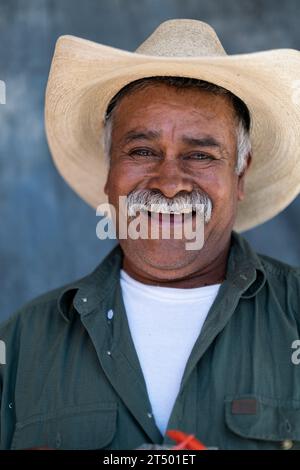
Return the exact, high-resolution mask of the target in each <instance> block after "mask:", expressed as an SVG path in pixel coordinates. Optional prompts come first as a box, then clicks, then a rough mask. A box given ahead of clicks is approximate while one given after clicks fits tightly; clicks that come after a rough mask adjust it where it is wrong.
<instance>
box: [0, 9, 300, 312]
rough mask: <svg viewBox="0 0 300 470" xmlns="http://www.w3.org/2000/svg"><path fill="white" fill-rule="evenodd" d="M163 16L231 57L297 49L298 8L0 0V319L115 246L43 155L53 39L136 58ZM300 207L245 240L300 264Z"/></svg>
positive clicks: (87, 267) (46, 154) (80, 272)
mask: <svg viewBox="0 0 300 470" xmlns="http://www.w3.org/2000/svg"><path fill="white" fill-rule="evenodd" d="M169 18H194V19H201V20H204V21H207V22H209V23H211V24H212V26H213V27H214V28H215V29H216V30H217V32H218V34H219V36H220V38H221V40H222V42H223V44H224V46H225V49H226V50H227V52H229V53H238V52H252V51H255V50H264V49H270V48H283V47H292V48H296V49H300V28H299V18H300V2H299V1H297V0H287V1H285V2H284V6H283V4H282V2H281V1H280V0H253V1H247V0H240V1H235V0H229V1H226V0H225V1H224V0H220V1H217V0H210V1H207V0H184V1H183V0H182V1H181V0H97V1H96V0H85V1H82V0H81V1H80V0H19V1H17V0H0V80H4V81H5V82H6V87H7V90H6V99H7V103H6V104H5V105H4V104H3V105H2V104H0V136H1V137H0V224H1V225H0V287H1V295H0V319H4V318H5V317H7V316H8V315H9V314H11V313H12V312H13V311H14V310H15V309H16V308H18V307H19V306H21V305H22V304H23V303H24V302H25V301H27V300H28V299H31V298H32V297H34V296H36V295H38V294H40V293H42V292H45V291H47V290H49V289H52V288H54V287H57V286H59V285H61V284H64V283H67V282H69V281H72V280H74V279H76V278H78V277H80V276H82V275H84V274H86V273H88V272H89V271H90V270H91V269H93V268H94V267H95V266H96V265H97V263H98V262H99V261H100V260H101V259H102V258H103V256H104V255H105V254H106V253H107V252H108V251H109V250H110V248H111V246H112V243H107V242H100V241H99V240H98V239H97V238H96V235H95V227H96V223H97V218H96V216H95V213H94V211H93V210H92V209H90V208H89V207H87V206H86V205H85V204H84V203H83V202H82V201H81V200H80V199H79V198H78V197H77V196H76V195H75V194H73V192H72V191H71V190H70V189H69V188H68V186H67V185H66V184H65V183H64V182H63V180H62V179H61V177H60V176H59V175H58V174H57V172H56V170H55V168H54V166H53V164H52V161H51V158H50V155H49V151H48V148H47V144H46V140H45V134H44V127H43V126H44V124H43V105H44V91H45V86H46V81H47V74H48V71H49V66H50V61H51V57H52V52H53V48H54V44H55V41H56V39H57V37H58V36H59V35H61V34H74V35H77V36H81V37H84V38H87V39H91V40H94V41H98V42H102V43H105V44H108V45H111V46H115V47H120V48H124V49H128V50H134V49H135V48H136V47H137V46H138V44H139V43H140V42H141V41H142V40H143V39H145V37H146V36H147V35H148V34H149V33H151V31H152V30H153V29H154V28H155V27H156V26H157V25H158V24H159V23H160V22H161V21H163V20H166V19H169ZM299 78H300V77H299ZM283 158H284V155H283ZM299 209H300V199H299V197H298V198H297V199H296V200H295V201H294V202H293V203H292V204H291V205H290V206H289V208H287V209H286V210H285V211H284V212H283V213H282V214H280V215H279V216H278V217H276V218H275V219H273V220H272V221H270V222H268V223H266V224H264V225H262V226H260V227H258V228H256V229H254V230H252V231H250V232H248V233H247V234H246V236H247V238H248V239H249V240H250V241H251V242H252V244H253V245H254V246H255V247H256V249H257V250H258V251H260V252H264V253H266V254H269V255H270V256H275V257H277V258H280V259H282V260H284V261H286V262H288V263H290V264H293V265H299V264H300V244H299V235H300V219H299Z"/></svg>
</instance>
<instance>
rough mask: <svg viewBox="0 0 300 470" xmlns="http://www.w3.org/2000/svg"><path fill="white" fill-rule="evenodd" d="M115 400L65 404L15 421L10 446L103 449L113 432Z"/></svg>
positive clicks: (15, 447) (20, 447) (115, 411)
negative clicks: (49, 411) (110, 401)
mask: <svg viewBox="0 0 300 470" xmlns="http://www.w3.org/2000/svg"><path fill="white" fill-rule="evenodd" d="M116 420H117V403H97V404H92V405H91V404H89V405H78V406H66V407H64V408H63V409H59V410H57V411H55V412H54V413H49V414H37V415H34V416H31V417H29V418H27V419H26V420H24V421H19V422H17V423H16V427H15V432H14V435H13V439H12V444H11V449H28V448H33V447H49V448H50V449H103V448H105V447H106V446H108V445H109V444H110V443H111V441H112V440H113V438H114V435H115V432H116Z"/></svg>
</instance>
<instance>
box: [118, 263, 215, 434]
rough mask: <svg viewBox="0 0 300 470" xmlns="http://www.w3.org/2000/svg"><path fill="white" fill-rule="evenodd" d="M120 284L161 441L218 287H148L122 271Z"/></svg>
mask: <svg viewBox="0 0 300 470" xmlns="http://www.w3.org/2000/svg"><path fill="white" fill-rule="evenodd" d="M120 282H121V288H122V294H123V299H124V305H125V309H126V314H127V318H128V323H129V328H130V332H131V336H132V339H133V342H134V346H135V349H136V352H137V355H138V358H139V362H140V365H141V368H142V371H143V375H144V378H145V382H146V386H147V391H148V395H149V399H150V403H151V405H152V413H153V415H154V418H155V422H156V424H157V426H158V428H159V429H160V431H161V433H162V435H164V434H165V431H166V429H167V425H168V421H169V418H170V415H171V411H172V408H173V406H174V403H175V400H176V397H177V395H178V392H179V388H180V383H181V379H182V376H183V373H184V369H185V366H186V363H187V360H188V358H189V356H190V354H191V351H192V349H193V346H194V344H195V342H196V339H197V338H198V336H199V333H200V331H201V328H202V326H203V323H204V321H205V319H206V316H207V314H208V311H209V309H210V307H211V305H212V303H213V301H214V299H215V297H216V296H217V293H218V290H219V287H220V285H221V284H214V285H210V286H205V287H197V288H193V289H178V288H173V287H158V286H150V285H147V284H143V283H141V282H138V281H136V280H135V279H133V278H132V277H131V276H129V275H128V274H127V273H126V272H125V271H124V270H123V269H122V270H121V275H120Z"/></svg>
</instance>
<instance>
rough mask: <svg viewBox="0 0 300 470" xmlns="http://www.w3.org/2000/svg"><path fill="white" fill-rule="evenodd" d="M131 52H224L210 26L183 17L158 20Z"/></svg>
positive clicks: (198, 54) (177, 54)
mask: <svg viewBox="0 0 300 470" xmlns="http://www.w3.org/2000/svg"><path fill="white" fill-rule="evenodd" d="M135 52H137V53H139V54H146V55H154V56H167V57H168V56H169V57H186V56H189V57H203V56H204V57H205V56H210V57H211V56H224V55H226V52H225V50H224V48H223V46H222V44H221V42H220V40H219V38H218V36H217V34H216V32H215V30H214V29H213V28H212V27H211V26H209V25H208V24H207V23H204V22H203V21H198V20H184V19H179V20H178V19H177V20H168V21H164V22H163V23H161V24H160V25H159V26H158V27H157V28H156V29H155V30H154V32H153V33H152V34H151V35H150V36H149V37H148V38H147V39H146V40H145V41H144V42H143V43H142V44H141V45H140V46H139V47H138V48H137V49H136V51H135Z"/></svg>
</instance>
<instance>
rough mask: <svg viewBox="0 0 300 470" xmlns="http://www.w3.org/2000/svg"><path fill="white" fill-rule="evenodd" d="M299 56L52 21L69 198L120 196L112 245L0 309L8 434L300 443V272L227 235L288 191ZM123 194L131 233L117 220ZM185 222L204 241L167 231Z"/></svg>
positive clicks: (60, 146) (53, 129)
mask: <svg viewBox="0 0 300 470" xmlns="http://www.w3.org/2000/svg"><path fill="white" fill-rule="evenodd" d="M299 72H300V57H299V53H298V52H297V51H269V52H264V53H256V54H245V55H240V56H227V55H226V54H225V52H224V50H223V48H222V46H221V44H220V42H219V40H218V39H217V37H216V35H215V33H214V31H213V30H212V29H211V28H210V27H209V26H208V25H205V24H204V23H201V22H198V21H192V20H173V21H168V22H166V23H163V24H162V25H160V27H159V28H158V29H157V30H156V31H155V32H154V33H153V34H152V36H150V38H148V39H147V40H146V41H145V43H143V44H142V46H140V48H139V49H138V50H137V51H136V52H135V53H129V52H126V51H120V50H117V49H113V48H109V47H107V46H101V45H98V44H94V43H92V42H90V41H86V40H83V39H79V38H73V37H70V36H65V37H62V38H60V40H59V41H58V44H57V47H56V51H55V55H54V59H53V63H52V67H51V72H50V78H49V83H48V88H47V96H46V129H47V137H48V141H49V145H50V149H51V152H52V155H53V158H54V160H55V162H56V164H57V166H58V168H59V170H60V171H61V173H62V174H63V176H64V177H65V179H66V180H67V181H68V182H69V183H70V184H71V186H72V187H73V188H74V189H75V190H76V191H77V192H78V193H79V194H80V195H81V197H83V198H84V199H85V200H86V201H87V202H89V203H90V204H91V205H92V206H94V207H97V206H98V205H99V204H101V203H102V204H103V203H109V204H110V206H111V207H113V208H115V209H116V219H115V220H114V224H115V227H116V233H117V235H118V238H119V244H118V245H117V246H116V248H115V249H113V251H112V252H111V253H110V254H109V255H108V256H107V257H106V258H105V259H104V261H103V262H102V263H101V264H100V265H99V266H98V267H97V268H96V269H95V271H94V272H93V273H91V274H90V275H88V276H86V277H85V278H83V279H81V280H79V281H77V282H73V283H72V284H70V285H68V286H66V287H63V288H60V289H57V290H55V291H53V292H50V293H48V294H46V295H43V296H42V297H39V298H38V299H35V300H33V301H32V302H31V303H29V304H28V305H26V306H25V307H24V308H23V309H21V311H19V312H17V313H16V314H15V315H14V316H13V317H12V318H11V319H9V320H8V321H7V322H6V323H5V324H4V325H2V327H1V330H0V337H1V339H3V340H4V341H5V345H6V355H7V363H6V364H5V365H2V366H1V390H2V403H1V447H2V448H5V449H6V448H12V449H20V448H32V447H49V448H57V449H100V448H108V449H134V448H136V447H138V446H140V445H142V444H143V443H152V444H162V445H170V444H171V442H172V441H171V439H170V437H169V436H168V435H167V430H172V429H173V430H174V429H177V430H180V431H183V432H185V433H188V434H194V435H195V436H196V437H197V438H198V439H200V440H201V441H202V442H203V443H204V444H205V445H206V446H208V447H214V448H215V447H217V448H219V449H280V448H284V449H296V448H300V365H298V364H299V362H300V359H299V358H300V353H299V354H298V349H297V348H299V344H300V341H299V338H300V333H299V330H300V313H299V311H300V309H299V307H300V298H299V294H300V271H299V269H296V268H292V267H291V266H288V265H286V264H284V263H282V262H279V261H276V260H274V259H271V258H269V257H266V256H263V255H257V254H256V253H254V252H253V250H252V249H251V247H250V246H249V245H248V243H247V242H246V241H245V240H244V239H243V238H242V236H241V235H239V234H238V232H240V231H242V230H245V229H246V228H249V227H253V226H255V225H257V224H259V223H261V222H263V221H264V220H267V219H268V218H270V217H272V216H273V215H275V214H276V213H278V212H279V211H280V210H281V209H283V207H285V206H286V205H287V204H288V203H289V202H290V201H291V200H292V199H293V198H294V197H295V196H296V195H297V194H298V192H299V148H298V144H297V139H299V120H300V109H299V103H298V102H297V99H294V98H295V97H293V83H294V81H295V80H296V79H297V74H298V76H299ZM101 116H103V120H102V121H101V119H100V117H101ZM100 121H101V122H100ZM250 141H251V143H252V147H251V144H250ZM103 142H104V150H101V145H102V144H103ZM124 196H126V202H127V205H126V211H127V212H126V211H125V212H126V216H128V218H126V224H127V225H126V227H129V225H130V223H131V221H132V220H134V218H135V217H136V216H137V215H139V216H140V219H139V223H140V225H142V224H143V223H145V224H146V222H147V223H148V222H149V225H148V224H147V228H146V232H145V233H144V236H143V237H142V236H134V237H133V236H126V237H123V236H122V237H121V236H120V226H121V224H124V220H123V221H122V220H121V219H122V217H123V215H124V212H122V210H121V211H120V210H119V209H120V205H121V204H120V201H121V200H122V199H121V198H122V197H124ZM122 214H123V215H122ZM165 215H168V217H167V218H165V217H164V216H165ZM198 216H200V220H201V221H202V224H200V225H197V224H198V222H197V221H198ZM188 222H189V223H190V227H191V228H192V229H193V230H194V233H195V234H196V235H197V233H199V231H201V230H202V231H203V243H202V244H201V247H197V248H196V249H187V246H186V245H187V237H186V236H185V235H186V234H184V232H183V231H182V232H181V233H182V236H181V237H177V238H176V237H174V236H172V235H174V232H175V229H176V228H178V226H179V227H180V228H182V226H184V225H185V224H186V223H188ZM167 225H168V229H169V235H170V236H169V237H163V236H162V232H163V230H164V228H165V226H167ZM151 227H155V228H156V229H157V233H158V236H157V237H153V236H151V234H152V232H151ZM123 228H124V227H123ZM195 230H196V231H195Z"/></svg>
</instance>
